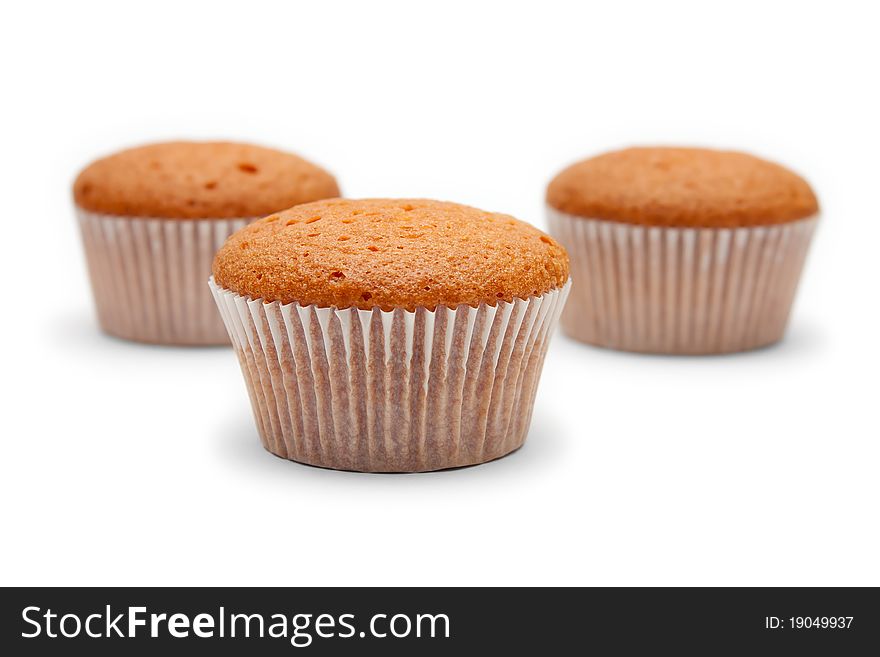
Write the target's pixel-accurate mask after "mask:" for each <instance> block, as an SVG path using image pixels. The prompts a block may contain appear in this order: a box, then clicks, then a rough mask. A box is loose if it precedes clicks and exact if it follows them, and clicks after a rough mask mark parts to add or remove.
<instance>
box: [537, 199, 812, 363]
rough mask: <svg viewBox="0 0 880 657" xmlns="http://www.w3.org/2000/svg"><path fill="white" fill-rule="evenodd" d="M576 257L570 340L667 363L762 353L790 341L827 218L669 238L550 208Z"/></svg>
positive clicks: (565, 324)
mask: <svg viewBox="0 0 880 657" xmlns="http://www.w3.org/2000/svg"><path fill="white" fill-rule="evenodd" d="M547 218H548V221H549V225H550V233H551V234H552V235H553V236H554V237H555V238H556V239H557V240H559V242H560V243H561V244H562V245H563V246H564V247H565V248H566V249H567V250H568V254H569V256H570V259H571V278H572V281H573V284H574V290H573V292H572V295H571V300H570V301H569V303H568V305H567V306H566V309H565V312H564V313H563V315H562V320H561V321H562V328H563V330H564V331H565V332H566V333H567V334H569V335H570V336H572V337H574V338H576V339H578V340H582V341H583V342H588V343H590V344H594V345H598V346H601V347H609V348H612V349H621V350H625V351H637V352H648V353H663V354H714V353H726V352H734V351H744V350H747V349H755V348H758V347H762V346H765V345H769V344H772V343H773V342H776V341H777V340H779V339H781V338H782V336H783V334H784V333H785V328H786V325H787V323H788V317H789V313H790V311H791V306H792V302H793V301H794V296H795V292H796V290H797V284H798V281H799V279H800V274H801V270H802V269H803V264H804V259H805V258H806V255H807V250H808V248H809V245H810V240H811V238H812V235H813V231H814V229H815V227H816V223H817V221H818V217H817V216H814V217H810V218H808V219H803V220H799V221H794V222H790V223H785V224H778V225H773V226H756V227H751V228H664V227H656V226H637V225H631V224H625V223H620V222H613V221H600V220H596V219H586V218H583V217H577V216H573V215H569V214H566V213H563V212H559V211H558V210H556V209H554V208H550V207H548V208H547Z"/></svg>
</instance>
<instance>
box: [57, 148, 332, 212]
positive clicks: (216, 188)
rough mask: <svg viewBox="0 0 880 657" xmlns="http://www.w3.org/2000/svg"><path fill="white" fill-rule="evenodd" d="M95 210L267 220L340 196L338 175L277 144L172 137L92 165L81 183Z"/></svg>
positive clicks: (76, 190) (85, 201) (81, 202)
mask: <svg viewBox="0 0 880 657" xmlns="http://www.w3.org/2000/svg"><path fill="white" fill-rule="evenodd" d="M73 195H74V200H75V202H76V204H77V205H78V206H79V207H81V208H83V209H84V210H88V211H91V212H96V213H102V214H112V215H121V216H133V217H155V218H166V219H224V218H232V217H245V218H248V217H261V216H264V215H267V214H269V213H270V212H276V211H278V210H281V209H284V208H288V207H290V206H292V205H296V204H298V203H307V202H309V201H315V200H318V199H322V198H331V197H335V196H339V187H338V186H337V184H336V180H335V179H334V178H333V176H332V175H330V174H329V173H327V172H326V171H324V170H323V169H321V168H320V167H318V166H316V165H314V164H312V163H310V162H307V161H306V160H304V159H302V158H301V157H298V156H297V155H293V154H291V153H284V152H282V151H277V150H274V149H271V148H264V147H261V146H253V145H250V144H239V143H231V142H183V141H178V142H168V143H161V144H150V145H147V146H140V147H137V148H131V149H128V150H124V151H121V152H119V153H116V154H114V155H110V156H109V157H105V158H103V159H100V160H97V161H95V162H93V163H92V164H90V165H89V166H88V167H86V168H85V169H84V170H83V171H82V172H81V173H80V174H79V176H78V177H77V179H76V182H75V183H74V186H73Z"/></svg>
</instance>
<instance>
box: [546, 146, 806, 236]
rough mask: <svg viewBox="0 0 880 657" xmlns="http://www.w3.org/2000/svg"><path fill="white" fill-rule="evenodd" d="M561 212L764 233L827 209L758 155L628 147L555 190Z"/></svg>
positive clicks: (551, 195)
mask: <svg viewBox="0 0 880 657" xmlns="http://www.w3.org/2000/svg"><path fill="white" fill-rule="evenodd" d="M547 203H548V204H549V205H550V206H551V207H553V208H556V209H557V210H559V211H561V212H565V213H567V214H572V215H577V216H581V217H589V218H592V219H606V220H609V221H619V222H623V223H630V224H643V225H651V226H672V227H675V226H677V227H709V228H715V227H717V228H721V227H737V226H761V225H769V224H779V223H785V222H788V221H795V220H797V219H803V218H805V217H809V216H811V215H814V214H816V213H817V212H818V210H819V204H818V201H817V200H816V196H815V194H814V193H813V190H812V189H811V188H810V186H809V184H807V182H806V181H805V180H804V179H803V178H801V177H800V176H798V175H797V174H795V173H793V172H792V171H789V170H788V169H786V168H785V167H782V166H779V165H778V164H773V163H772V162H767V161H766V160H762V159H760V158H757V157H754V156H753V155H747V154H745V153H737V152H733V151H716V150H709V149H704V148H661V147H656V148H627V149H625V150H621V151H613V152H611V153H605V154H603V155H599V156H598V157H593V158H590V159H588V160H583V161H582V162H578V163H577V164H573V165H572V166H570V167H568V168H567V169H565V170H563V171H562V172H561V173H560V174H559V175H557V176H556V177H555V178H554V179H553V180H552V181H551V182H550V185H549V187H548V188H547Z"/></svg>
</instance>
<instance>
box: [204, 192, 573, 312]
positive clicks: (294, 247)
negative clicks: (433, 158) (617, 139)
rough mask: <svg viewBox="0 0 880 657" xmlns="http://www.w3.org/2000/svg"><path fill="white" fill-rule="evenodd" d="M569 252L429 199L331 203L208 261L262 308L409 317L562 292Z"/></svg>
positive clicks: (305, 209)
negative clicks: (375, 311)
mask: <svg viewBox="0 0 880 657" xmlns="http://www.w3.org/2000/svg"><path fill="white" fill-rule="evenodd" d="M568 272H569V269H568V255H567V254H566V253H565V250H564V249H563V248H562V247H561V246H560V245H559V244H558V243H557V242H556V241H555V240H553V239H552V238H551V237H549V236H547V235H545V234H544V233H542V232H541V231H539V230H538V229H537V228H534V227H532V226H530V225H529V224H526V223H524V222H522V221H518V220H516V219H514V218H513V217H510V216H508V215H504V214H496V213H490V212H483V211H481V210H477V209H476V208H472V207H468V206H464V205H458V204H455V203H446V202H440V201H430V200H425V199H365V200H347V199H332V200H325V201H317V202H314V203H308V204H304V205H299V206H297V207H294V208H291V209H289V210H286V211H284V212H281V213H278V214H274V215H271V216H269V217H266V218H264V219H261V220H259V221H256V222H254V223H252V224H250V225H248V226H246V227H245V228H243V229H242V230H240V231H238V232H237V233H235V234H234V235H233V236H232V237H230V238H229V240H227V242H226V244H225V245H224V246H223V247H222V248H221V249H220V251H219V252H218V253H217V255H216V257H215V259H214V279H215V281H216V282H217V284H218V285H220V286H221V287H224V288H226V289H228V290H231V291H233V292H236V293H238V294H241V295H244V296H248V297H251V298H254V299H257V298H260V299H263V300H264V301H266V302H272V301H280V302H281V303H290V302H294V301H296V302H299V303H300V304H301V305H309V304H316V305H318V306H322V307H329V306H335V307H337V308H350V307H357V308H360V309H363V310H368V309H371V308H373V307H376V306H378V307H379V308H381V309H383V310H391V309H393V308H395V307H402V308H405V309H407V310H414V309H415V308H416V307H418V306H423V307H426V308H428V309H431V310H433V309H434V308H436V307H437V306H438V305H445V306H448V307H451V308H454V307H457V306H459V305H461V304H467V305H470V306H477V305H479V304H480V303H483V302H484V303H487V304H489V305H494V304H495V303H496V302H498V301H499V300H503V301H512V300H513V299H514V298H515V297H519V298H527V297H530V296H533V295H540V294H544V293H545V292H548V291H550V290H552V289H556V288H559V287H562V286H563V285H564V284H565V282H566V281H567V280H568Z"/></svg>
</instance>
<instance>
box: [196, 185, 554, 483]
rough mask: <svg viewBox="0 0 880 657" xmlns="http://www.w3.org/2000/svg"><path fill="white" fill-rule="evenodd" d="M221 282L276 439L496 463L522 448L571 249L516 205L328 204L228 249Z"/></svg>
mask: <svg viewBox="0 0 880 657" xmlns="http://www.w3.org/2000/svg"><path fill="white" fill-rule="evenodd" d="M213 269H214V276H213V279H212V282H211V287H212V289H213V291H214V295H215V297H216V300H217V305H218V306H219V308H220V312H221V314H222V316H223V319H224V321H225V323H226V326H227V328H228V329H229V333H230V337H231V338H232V343H233V345H234V347H235V349H236V352H237V354H238V356H239V360H240V363H241V367H242V372H243V374H244V377H245V381H246V383H247V388H248V391H249V393H250V397H251V403H252V405H253V409H254V415H255V417H256V421H257V428H258V430H259V433H260V436H261V439H262V441H263V445H264V447H265V448H266V449H268V450H269V451H270V452H272V453H274V454H276V455H278V456H281V457H284V458H287V459H292V460H295V461H300V462H303V463H309V464H312V465H319V466H324V467H329V468H337V469H344V470H359V471H369V472H415V471H425V470H438V469H442V468H450V467H455V466H462V465H470V464H475V463H482V462H484V461H489V460H491V459H494V458H498V457H500V456H503V455H505V454H507V453H509V452H511V451H513V450H515V449H517V448H518V447H519V446H520V445H522V443H523V441H524V440H525V437H526V433H527V431H528V426H529V422H530V419H531V412H532V405H533V402H534V397H535V392H536V387H537V383H538V378H539V375H540V372H541V367H542V364H543V360H544V355H545V354H546V351H547V347H548V343H549V340H550V337H551V335H552V333H553V328H554V326H555V324H556V321H557V318H558V314H559V312H560V311H561V309H562V306H563V304H564V302H565V297H566V295H567V292H568V257H567V255H566V254H565V251H564V250H563V249H562V247H560V246H559V244H557V243H556V242H555V241H554V240H552V239H551V238H550V237H548V236H546V235H545V234H543V233H542V232H540V231H539V230H537V229H535V228H533V227H531V226H529V225H528V224H525V223H523V222H521V221H517V220H516V219H514V218H512V217H509V216H507V215H502V214H494V213H489V212H482V211H480V210H477V209H474V208H470V207H466V206H462V205H457V204H454V203H442V202H438V201H427V200H414V199H400V200H393V199H370V200H343V199H334V200H328V201H319V202H316V203H309V204H305V205H300V206H297V207H294V208H292V209H290V210H287V211H285V212H282V213H280V214H275V215H272V216H270V217H267V218H265V219H261V220H259V221H257V222H255V223H253V224H251V225H249V226H247V227H246V228H243V229H242V230H240V231H238V232H237V233H235V234H234V235H233V236H232V237H231V238H230V239H229V240H228V241H227V242H226V244H225V245H224V246H223V248H221V249H220V251H219V252H218V253H217V257H216V258H215V260H214V268H213Z"/></svg>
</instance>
